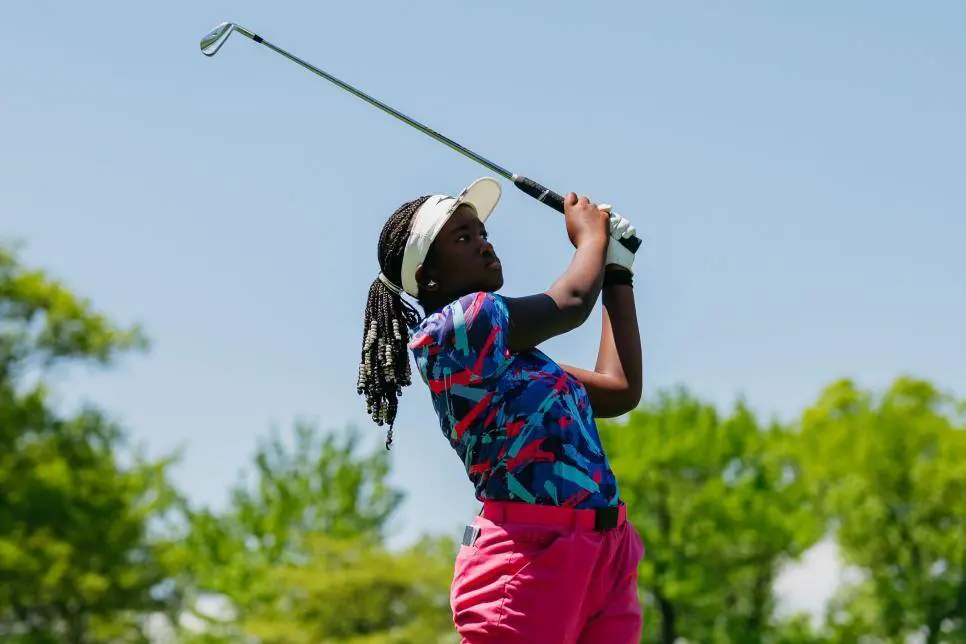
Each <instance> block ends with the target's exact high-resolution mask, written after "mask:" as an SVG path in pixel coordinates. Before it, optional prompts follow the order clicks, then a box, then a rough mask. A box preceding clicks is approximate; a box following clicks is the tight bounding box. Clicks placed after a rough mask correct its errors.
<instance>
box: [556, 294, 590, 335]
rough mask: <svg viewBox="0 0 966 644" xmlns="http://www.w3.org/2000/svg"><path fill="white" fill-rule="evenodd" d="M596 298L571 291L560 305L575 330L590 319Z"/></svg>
mask: <svg viewBox="0 0 966 644" xmlns="http://www.w3.org/2000/svg"><path fill="white" fill-rule="evenodd" d="M596 304H597V298H594V297H591V294H590V293H585V292H581V291H578V290H572V291H571V292H570V293H568V295H567V297H566V298H565V299H564V301H563V302H562V303H561V306H560V308H561V309H562V310H563V311H564V313H565V315H566V317H567V319H568V321H569V322H570V323H571V324H572V325H573V327H572V328H576V327H578V326H580V325H582V324H583V323H584V322H586V321H587V319H588V318H590V314H591V313H593V312H594V306H595V305H596Z"/></svg>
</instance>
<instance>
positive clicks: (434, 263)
mask: <svg viewBox="0 0 966 644" xmlns="http://www.w3.org/2000/svg"><path fill="white" fill-rule="evenodd" d="M416 280H417V281H418V282H419V292H420V299H422V300H425V301H428V302H450V301H452V300H454V299H456V298H458V297H461V296H463V295H466V294H467V293H472V292H474V291H487V292H493V291H496V290H498V289H500V288H501V287H502V286H503V266H502V265H501V264H500V260H499V258H498V257H497V256H496V252H495V251H494V250H493V246H492V244H490V242H489V241H487V234H486V228H485V227H484V225H483V222H481V221H480V220H479V218H478V217H477V216H476V211H475V210H474V209H473V207H472V206H468V205H466V204H463V205H461V206H460V207H459V208H457V209H456V212H454V213H453V215H452V216H451V217H450V218H449V221H447V222H446V224H445V225H444V226H443V228H442V230H440V231H439V234H438V235H437V236H436V239H435V240H433V245H432V246H431V247H430V249H429V254H428V256H427V257H426V261H425V262H424V263H423V265H422V266H420V268H419V269H417V271H416ZM430 281H432V282H435V285H430V284H429V282H430Z"/></svg>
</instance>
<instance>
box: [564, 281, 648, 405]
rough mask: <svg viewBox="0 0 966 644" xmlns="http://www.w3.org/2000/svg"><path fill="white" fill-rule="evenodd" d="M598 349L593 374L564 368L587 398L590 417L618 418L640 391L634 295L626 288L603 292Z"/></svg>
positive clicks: (639, 358)
mask: <svg viewBox="0 0 966 644" xmlns="http://www.w3.org/2000/svg"><path fill="white" fill-rule="evenodd" d="M603 303H604V306H603V313H602V324H601V336H600V348H599V350H598V354H597V364H596V365H595V366H594V370H593V371H590V370H587V369H581V368H579V367H572V366H569V365H566V366H564V369H566V370H567V371H568V372H569V373H570V374H571V375H573V376H574V377H576V378H577V379H579V380H580V381H581V382H582V383H583V384H584V387H585V388H586V389H587V393H588V394H589V396H590V399H591V404H592V405H593V407H594V414H595V415H596V416H598V417H601V418H606V417H613V416H620V415H621V414H624V413H627V412H628V411H631V410H632V409H634V408H635V407H637V405H638V403H640V400H641V394H642V390H643V356H642V350H641V336H640V330H639V328H638V324H637V308H636V305H635V302H634V291H633V289H632V287H631V286H628V285H615V286H608V287H607V288H605V289H603Z"/></svg>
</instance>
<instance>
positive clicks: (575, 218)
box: [564, 192, 610, 248]
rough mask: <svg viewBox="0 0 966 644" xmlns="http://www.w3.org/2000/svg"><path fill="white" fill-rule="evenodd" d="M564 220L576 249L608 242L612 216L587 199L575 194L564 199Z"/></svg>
mask: <svg viewBox="0 0 966 644" xmlns="http://www.w3.org/2000/svg"><path fill="white" fill-rule="evenodd" d="M564 219H565V221H566V223H567V236H568V237H570V243H571V244H573V245H574V248H578V247H580V245H581V244H584V243H587V242H593V241H595V240H596V241H603V242H605V243H606V242H607V235H608V234H609V232H610V215H609V214H608V213H607V212H606V211H604V210H601V209H600V208H598V207H597V204H594V203H591V201H590V199H588V198H587V197H580V198H579V199H578V198H577V195H576V194H575V193H573V192H569V193H567V196H566V197H565V198H564Z"/></svg>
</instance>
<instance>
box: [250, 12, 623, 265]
mask: <svg viewBox="0 0 966 644" xmlns="http://www.w3.org/2000/svg"><path fill="white" fill-rule="evenodd" d="M235 31H236V32H238V33H240V34H242V35H244V36H246V37H248V38H250V39H251V40H253V41H255V42H256V43H259V44H261V45H265V46H266V47H268V48H269V49H271V50H272V51H274V52H276V53H279V54H281V55H282V56H285V57H286V58H288V59H289V60H291V61H292V62H294V63H298V64H299V65H301V66H302V67H304V68H305V69H307V70H309V71H310V72H312V73H314V74H316V75H318V76H321V77H322V78H324V79H326V80H327V81H329V82H331V83H334V84H335V85H338V86H339V87H341V88H342V89H344V90H346V91H347V92H350V93H351V94H354V95H355V96H357V97H359V98H361V99H362V100H364V101H366V102H367V103H369V104H370V105H372V106H374V107H378V108H379V109H380V110H382V111H383V112H386V113H387V114H391V115H392V116H395V117H396V118H397V119H399V120H400V121H403V122H404V123H407V124H409V125H410V126H412V127H414V128H416V129H417V130H419V131H420V132H422V133H424V134H426V135H428V136H431V137H432V138H434V139H436V140H437V141H439V142H440V143H443V144H444V145H446V146H448V147H449V148H451V149H453V150H456V151H457V152H459V153H460V154H463V155H464V156H466V157H468V158H470V159H472V160H473V161H476V162H477V163H479V164H480V165H482V166H483V167H485V168H488V169H489V170H491V171H492V172H495V173H497V174H499V175H500V176H502V177H504V178H506V179H509V180H510V181H512V182H513V184H514V185H515V186H516V187H517V188H519V189H520V190H521V191H523V192H524V193H525V194H528V195H530V196H531V197H533V198H534V199H536V200H537V201H540V202H542V203H545V204H547V205H548V206H550V207H551V208H553V209H554V210H556V211H557V212H560V213H561V214H563V213H564V198H563V197H562V196H561V195H560V194H558V193H556V192H554V191H553V190H551V189H550V188H547V187H545V186H542V185H540V184H539V183H537V182H536V181H534V180H533V179H530V178H528V177H524V176H521V175H518V174H514V173H512V172H510V171H509V170H507V169H506V168H503V167H502V166H499V165H497V164H496V163H493V162H492V161H490V160H489V159H486V158H484V157H482V156H480V155H479V154H477V153H475V152H473V151H472V150H470V149H469V148H466V147H464V146H462V145H460V144H459V143H457V142H456V141H454V140H452V139H450V138H449V137H446V136H443V135H442V134H440V133H439V132H437V131H436V130H434V129H432V128H430V127H427V126H426V125H423V124H422V123H420V122H419V121H416V120H414V119H411V118H409V117H408V116H406V115H405V114H403V113H402V112H400V111H398V110H395V109H393V108H391V107H389V106H388V105H386V104H385V103H383V102H382V101H380V100H378V99H376V98H373V97H372V96H369V95H368V94H366V93H365V92H363V91H360V90H358V89H356V88H355V87H353V86H351V85H349V84H348V83H346V82H343V81H341V80H339V79H338V78H336V77H335V76H332V75H331V74H329V73H327V72H324V71H322V70H321V69H319V68H318V67H316V66H315V65H312V64H310V63H307V62H305V61H304V60H302V59H301V58H299V57H298V56H294V55H292V54H290V53H288V52H287V51H285V50H284V49H282V48H281V47H276V46H275V45H273V44H272V43H270V42H268V41H267V40H265V39H264V38H262V37H261V36H259V35H258V34H256V33H254V32H251V31H249V30H248V29H245V28H244V27H242V26H240V25H238V24H235ZM619 241H620V243H621V244H622V245H624V246H625V247H627V248H628V249H629V250H630V251H631V252H636V251H637V249H638V248H639V247H640V245H641V240H640V239H639V238H638V237H636V236H635V237H626V238H623V239H620V240H619Z"/></svg>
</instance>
